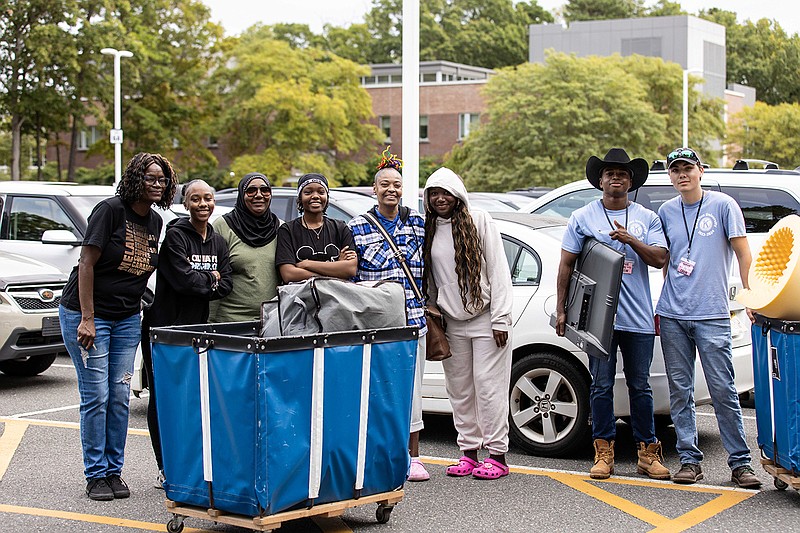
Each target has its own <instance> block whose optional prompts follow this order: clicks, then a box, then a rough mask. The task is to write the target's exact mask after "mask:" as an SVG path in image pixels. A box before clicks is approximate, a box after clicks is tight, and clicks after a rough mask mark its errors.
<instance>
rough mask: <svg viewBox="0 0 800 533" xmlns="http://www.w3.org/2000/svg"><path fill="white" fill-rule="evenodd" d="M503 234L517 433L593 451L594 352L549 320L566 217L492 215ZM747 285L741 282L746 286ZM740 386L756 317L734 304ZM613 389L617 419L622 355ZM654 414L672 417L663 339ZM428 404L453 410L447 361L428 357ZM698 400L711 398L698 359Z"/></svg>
mask: <svg viewBox="0 0 800 533" xmlns="http://www.w3.org/2000/svg"><path fill="white" fill-rule="evenodd" d="M492 216H493V217H494V219H495V220H496V222H497V225H498V227H499V229H500V232H501V234H502V238H503V245H504V248H505V251H506V257H507V259H508V263H509V266H510V268H511V278H512V283H513V291H514V310H513V316H514V329H513V333H512V339H511V340H512V346H513V363H512V367H511V388H510V391H509V404H510V409H511V413H510V425H511V429H510V438H511V441H512V442H513V443H514V444H516V445H517V446H519V447H520V448H522V449H523V450H525V451H527V452H529V453H532V454H535V455H542V456H559V455H565V454H569V453H571V452H573V451H575V450H576V449H578V448H580V447H584V448H585V449H589V440H588V439H589V435H590V429H591V428H590V426H589V383H590V380H591V378H590V375H589V370H588V356H587V355H586V354H585V353H584V352H582V351H580V350H579V349H578V348H577V347H576V346H575V345H573V344H572V343H571V342H569V341H568V340H567V339H566V338H564V337H559V336H557V335H556V333H555V330H554V329H553V328H552V327H551V326H550V322H549V321H550V315H551V314H553V313H554V312H555V308H556V274H557V271H558V263H559V258H560V255H561V238H562V235H563V233H564V229H565V227H566V220H565V219H563V218H558V217H543V216H540V215H532V214H525V213H492ZM661 283H662V278H661V272H660V271H657V270H655V269H653V270H652V271H651V287H652V291H653V294H652V296H653V298H654V301H655V299H657V298H658V295H659V294H660V292H661ZM739 287H741V284H739ZM731 309H732V312H731V325H732V335H733V361H734V368H735V372H736V389H737V391H739V392H740V393H742V392H746V391H749V390H751V389H752V388H753V368H752V364H751V359H750V329H749V325H750V322H749V320H748V319H747V316H746V314H745V310H744V308H743V307H742V306H741V305H739V304H737V303H736V302H731ZM619 361H620V362H619V364H618V367H617V379H616V385H615V387H614V406H615V409H614V410H615V414H616V416H617V417H620V418H624V417H627V416H630V406H629V403H628V390H627V387H626V385H625V378H624V375H623V373H622V364H621V357H620V358H619ZM650 385H651V386H652V388H653V400H654V408H655V413H656V415H657V416H658V417H659V419H661V420H664V421H667V420H669V418H668V417H669V388H668V384H667V377H666V373H665V370H664V358H663V355H662V354H661V346H660V343H659V342H658V340H656V343H655V349H654V354H653V364H652V366H651V370H650ZM422 394H423V410H424V411H427V412H436V413H450V412H451V409H450V403H449V401H448V399H447V393H446V392H445V387H444V375H443V372H442V365H441V363H432V362H428V363H426V366H425V377H424V381H423V390H422ZM695 400H696V401H697V403H698V404H704V403H709V402H710V401H711V399H710V396H709V394H708V388H707V386H706V384H705V379H704V378H703V374H702V371H701V370H700V365H699V363H698V372H697V385H696V390H695Z"/></svg>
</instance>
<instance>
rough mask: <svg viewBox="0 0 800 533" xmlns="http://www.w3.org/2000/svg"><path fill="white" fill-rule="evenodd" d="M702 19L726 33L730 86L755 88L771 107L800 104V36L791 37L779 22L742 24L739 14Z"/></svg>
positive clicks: (706, 14)
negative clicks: (739, 85)
mask: <svg viewBox="0 0 800 533" xmlns="http://www.w3.org/2000/svg"><path fill="white" fill-rule="evenodd" d="M700 16H701V17H703V18H705V19H707V20H710V21H712V22H716V23H717V24H722V25H723V26H725V29H726V41H727V78H728V82H732V83H741V84H743V85H749V86H750V87H755V89H756V97H757V98H758V99H759V100H761V101H763V102H766V103H768V104H773V105H774V104H779V103H782V102H800V36H798V34H794V35H791V36H790V35H788V34H787V33H786V31H785V30H784V29H783V28H782V27H781V25H780V24H779V23H778V21H776V20H769V19H766V18H762V19H760V20H758V21H756V22H752V21H750V20H746V21H745V22H744V23H742V24H739V23H738V22H737V21H736V13H734V12H732V11H725V10H722V9H709V10H708V11H701V12H700Z"/></svg>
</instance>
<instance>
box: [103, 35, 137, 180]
mask: <svg viewBox="0 0 800 533" xmlns="http://www.w3.org/2000/svg"><path fill="white" fill-rule="evenodd" d="M100 53H101V54H107V55H111V56H114V129H113V130H111V132H109V141H111V144H113V145H114V185H115V186H117V185H119V181H120V180H121V179H122V102H121V98H120V86H119V85H120V83H119V78H120V75H119V72H120V69H119V58H121V57H133V53H132V52H128V51H127V50H116V49H114V48H103V49H102V50H100Z"/></svg>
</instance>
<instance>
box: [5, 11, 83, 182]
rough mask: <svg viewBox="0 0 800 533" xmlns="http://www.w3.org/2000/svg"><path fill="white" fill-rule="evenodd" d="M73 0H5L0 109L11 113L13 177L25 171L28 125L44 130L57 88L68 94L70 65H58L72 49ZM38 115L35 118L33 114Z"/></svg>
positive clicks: (31, 127)
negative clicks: (22, 164)
mask: <svg viewBox="0 0 800 533" xmlns="http://www.w3.org/2000/svg"><path fill="white" fill-rule="evenodd" d="M73 9H74V5H73V2H72V1H71V0H24V1H19V0H6V1H5V2H3V3H2V4H0V113H2V114H4V115H7V116H8V117H9V127H10V130H11V179H13V180H18V179H20V177H21V172H20V160H21V146H22V134H23V130H24V128H25V127H26V125H27V127H28V128H29V129H34V128H35V129H36V131H39V132H41V128H42V127H43V125H44V124H45V123H50V122H51V121H50V117H52V114H53V112H54V110H53V109H52V108H50V107H49V106H50V104H52V102H53V98H52V94H53V93H54V92H55V93H60V94H62V96H63V89H64V76H65V71H63V70H61V69H60V68H59V67H60V66H61V65H62V64H63V63H64V61H65V56H69V54H70V53H71V49H70V47H64V46H63V43H64V42H69V36H68V33H67V31H66V25H67V24H69V23H70V21H71V18H72V11H73ZM37 115H38V117H39V120H38V124H31V123H30V121H31V117H34V116H37Z"/></svg>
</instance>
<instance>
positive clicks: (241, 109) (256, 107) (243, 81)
mask: <svg viewBox="0 0 800 533" xmlns="http://www.w3.org/2000/svg"><path fill="white" fill-rule="evenodd" d="M226 63H227V65H228V66H227V67H226V68H223V69H220V70H219V71H218V72H217V73H216V75H215V83H216V84H217V86H218V87H219V88H220V91H221V90H222V89H223V88H224V90H225V95H224V98H223V100H222V102H221V107H220V109H219V119H220V120H219V128H218V129H219V131H220V133H221V137H223V138H224V139H225V142H226V146H227V147H228V150H229V153H230V155H231V156H233V157H234V160H233V163H232V164H231V170H233V171H234V172H236V174H238V175H241V174H243V173H247V172H252V171H254V170H258V171H260V172H264V173H266V174H267V175H268V176H271V177H274V178H276V182H278V183H280V182H281V181H283V180H284V179H285V178H286V177H288V176H290V175H291V174H292V172H293V171H294V172H309V171H316V172H324V173H326V175H327V176H328V177H329V178H332V181H334V182H338V183H342V184H351V183H357V182H358V181H359V180H360V178H361V175H362V174H363V169H362V168H363V167H361V166H360V165H359V164H358V163H354V162H353V161H351V159H352V157H353V155H354V154H356V153H358V152H359V151H361V150H364V149H370V148H373V147H374V146H375V145H376V144H377V142H378V141H379V140H380V138H381V136H380V131H379V130H378V128H377V127H375V126H373V125H370V124H367V123H366V121H367V120H368V119H369V118H370V117H371V116H372V103H371V101H370V97H369V95H368V94H367V92H366V91H365V90H364V89H363V88H362V87H361V85H360V77H361V76H363V75H365V74H367V73H368V69H367V68H365V67H362V66H359V65H357V64H355V63H353V62H352V61H348V60H346V59H342V58H340V57H338V56H336V55H334V54H332V53H330V52H326V51H322V50H319V49H317V48H307V49H295V48H292V47H291V46H289V45H288V44H287V43H286V42H284V41H278V40H275V39H273V38H272V35H271V32H270V31H268V29H267V28H263V27H262V28H251V29H250V30H248V31H246V32H245V33H244V34H242V36H241V37H240V38H239V39H236V40H235V41H234V42H233V43H232V47H231V50H230V53H229V55H228V56H227V57H226Z"/></svg>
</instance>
